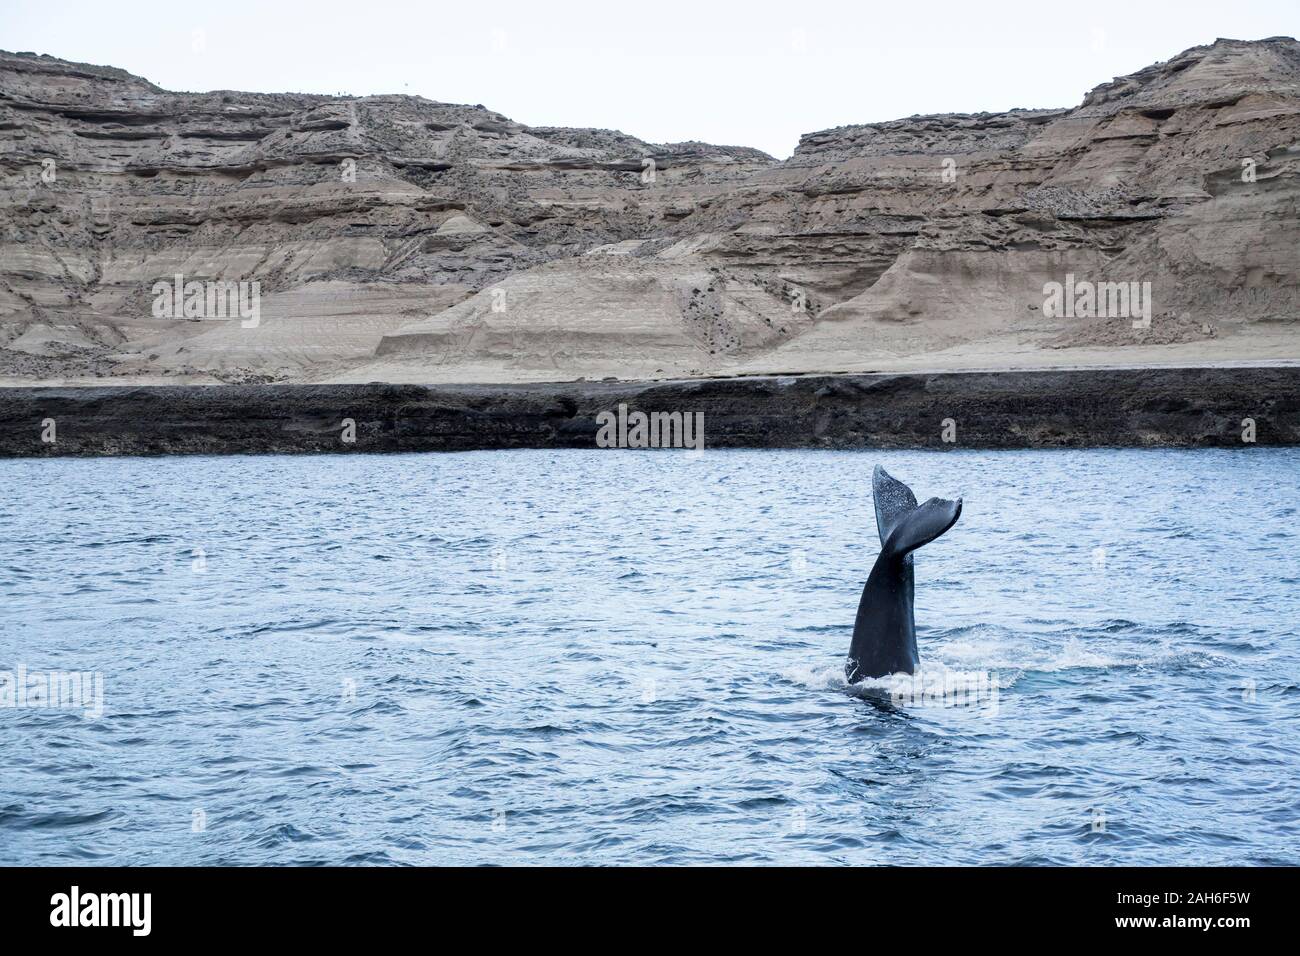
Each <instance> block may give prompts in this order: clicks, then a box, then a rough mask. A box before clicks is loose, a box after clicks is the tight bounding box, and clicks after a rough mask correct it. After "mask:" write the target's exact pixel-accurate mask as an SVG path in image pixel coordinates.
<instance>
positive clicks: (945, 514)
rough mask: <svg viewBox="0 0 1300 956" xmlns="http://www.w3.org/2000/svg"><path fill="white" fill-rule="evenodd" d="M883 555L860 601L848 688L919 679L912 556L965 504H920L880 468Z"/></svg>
mask: <svg viewBox="0 0 1300 956" xmlns="http://www.w3.org/2000/svg"><path fill="white" fill-rule="evenodd" d="M871 485H872V490H873V491H874V492H875V499H876V527H877V529H878V530H879V532H880V554H878V555H877V556H876V563H875V565H874V566H873V567H872V568H871V574H870V575H869V576H868V577H867V583H866V585H864V586H863V588H862V598H861V600H859V601H858V616H857V619H856V620H855V621H854V622H853V642H852V643H851V644H850V645H849V656H848V660H847V661H846V662H845V664H844V676H845V679H847V680H848V681H849V683H853V682H854V681H859V680H862V679H863V678H864V677H884V676H885V675H886V674H897V673H903V674H915V673H916V669H917V667H919V666H920V663H921V655H920V653H919V652H918V651H917V647H916V624H915V621H914V619H913V617H914V615H913V611H912V592H913V575H914V569H913V566H912V552H913V551H915V550H916V549H917V548H919V547H921V546H922V545H923V544H928V543H929V542H931V541H933V540H934V539H935V538H937V537H939V536H940V535H941V534H943V533H944V532H945V531H947V530H948V529H949V528H951V527H952V526H953V525H954V524H956V523H957V519H958V518H959V517H961V499H960V498H958V499H957V500H956V501H947V500H944V499H942V498H931V499H930V500H929V501H927V502H925V503H924V504H920V505H918V504H917V503H916V496H915V495H914V494H912V489H910V488H908V487H907V485H905V484H903V483H902V482H901V481H898V480H897V479H895V478H891V477H890V475H889V473H888V472H886V471H885V469H883V468H881V467H880V466H879V465H877V466H876V470H875V472H874V473H873V474H872V476H871Z"/></svg>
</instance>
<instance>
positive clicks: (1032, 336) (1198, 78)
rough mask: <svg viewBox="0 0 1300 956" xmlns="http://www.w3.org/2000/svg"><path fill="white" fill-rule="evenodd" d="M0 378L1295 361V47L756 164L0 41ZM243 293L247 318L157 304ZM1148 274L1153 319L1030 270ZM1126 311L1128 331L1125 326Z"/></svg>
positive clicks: (525, 377) (729, 150)
mask: <svg viewBox="0 0 1300 956" xmlns="http://www.w3.org/2000/svg"><path fill="white" fill-rule="evenodd" d="M0 176H2V182H0V213H2V216H3V218H2V220H0V380H6V381H10V382H14V381H22V380H44V381H84V380H89V379H91V378H94V377H103V378H105V379H106V380H108V381H123V382H126V381H136V382H140V381H174V382H197V383H202V382H214V381H279V380H302V381H317V382H326V381H336V382H352V381H393V382H411V381H429V382H438V381H443V382H455V381H461V382H474V381H479V382H488V381H548V380H570V379H575V378H580V377H586V378H604V377H608V376H614V377H618V378H624V379H648V378H651V379H652V378H669V377H682V376H687V377H689V376H714V375H735V374H755V373H769V372H781V373H784V372H825V371H859V370H871V369H886V370H891V369H892V370H905V369H925V368H999V367H1046V366H1070V365H1088V364H1141V363H1149V362H1150V363H1171V364H1203V363H1213V362H1234V361H1261V362H1278V361H1285V360H1289V359H1296V358H1300V338H1298V337H1297V315H1298V314H1300V219H1298V217H1297V212H1296V199H1297V196H1300V44H1297V42H1296V41H1295V40H1293V39H1289V38H1273V39H1269V40H1261V41H1255V42H1245V41H1235V40H1218V41H1216V42H1215V43H1213V44H1211V45H1208V46H1204V47H1197V48H1194V49H1191V50H1188V51H1186V52H1184V53H1182V54H1180V55H1178V56H1176V57H1174V58H1173V59H1171V60H1169V61H1168V62H1165V63H1161V64H1157V65H1154V66H1151V67H1147V68H1146V69H1143V70H1141V71H1139V72H1137V73H1134V74H1132V75H1131V76H1127V77H1121V78H1118V79H1116V80H1114V81H1113V82H1110V83H1106V84H1103V85H1102V86H1099V87H1097V88H1096V89H1095V90H1093V91H1092V92H1091V93H1089V94H1088V95H1087V96H1086V97H1085V98H1084V100H1083V103H1082V104H1081V105H1080V106H1078V107H1077V108H1075V109H1061V110H1013V111H1011V112H1009V113H1000V114H979V115H942V116H925V117H912V118H910V119H905V120H896V121H892V122H886V123H874V124H867V125H860V126H848V127H841V128H839V129H834V130H827V131H823V132H819V133H812V134H809V135H807V136H805V137H804V138H803V140H802V141H801V143H800V144H799V147H798V149H797V150H796V151H795V153H794V155H793V156H792V157H791V158H790V159H789V160H787V161H785V162H777V161H776V160H774V159H772V158H771V157H768V156H766V155H764V154H762V153H760V152H758V151H756V150H752V149H746V148H739V147H720V146H709V145H706V144H701V143H682V144H669V145H659V144H651V143H645V142H642V141H641V140H638V139H635V138H634V137H631V136H627V135H625V134H622V133H618V132H611V131H607V130H583V129H554V128H539V127H528V126H525V125H523V124H521V123H517V122H514V121H512V120H510V119H507V118H506V117H504V116H501V115H500V114H498V113H494V112H492V111H491V110H488V109H485V108H484V107H482V106H458V105H450V104H444V103H436V102H432V101H430V100H426V99H422V98H419V97H409V96H372V97H364V98H332V97H324V96H309V95H293V94H274V95H270V94H250V93H235V92H212V93H200V94H193V93H171V92H167V91H164V90H161V89H159V88H157V87H155V86H153V85H152V84H150V83H149V82H147V81H146V80H144V79H141V78H139V77H136V76H133V75H131V74H129V73H126V72H124V71H122V70H118V69H113V68H108V67H98V66H88V65H85V64H76V63H69V62H66V61H63V60H58V59H54V58H51V57H47V56H35V55H32V54H9V53H0ZM177 275H181V276H183V278H184V280H185V281H187V282H188V281H200V282H201V281H208V280H214V281H215V280H226V281H234V282H238V281H243V282H254V281H256V282H257V283H258V292H259V303H260V305H259V314H258V317H257V321H256V322H249V321H240V319H239V318H234V319H230V318H225V319H214V318H211V317H210V316H209V317H202V316H196V317H190V318H186V317H184V316H183V315H176V316H169V315H162V316H160V315H158V314H157V313H158V309H157V308H156V300H157V292H156V288H155V286H156V284H157V283H159V282H160V281H161V282H171V281H173V278H174V277H175V276H177ZM1067 276H1069V277H1073V278H1074V279H1077V280H1078V281H1080V282H1091V283H1106V282H1123V283H1134V282H1136V283H1139V284H1140V283H1143V282H1149V283H1151V286H1150V289H1151V293H1150V300H1149V306H1150V312H1151V315H1150V317H1149V321H1148V322H1146V323H1143V322H1141V321H1139V322H1138V325H1139V327H1138V328H1135V327H1134V321H1133V319H1134V317H1133V316H1130V315H1127V314H1125V315H1118V316H1111V317H1104V316H1086V315H1085V316H1069V317H1065V316H1058V315H1049V314H1047V313H1045V311H1044V286H1045V284H1047V283H1050V282H1065V281H1066V278H1067ZM1139 319H1140V317H1139Z"/></svg>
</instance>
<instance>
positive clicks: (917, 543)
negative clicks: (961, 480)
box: [884, 498, 962, 555]
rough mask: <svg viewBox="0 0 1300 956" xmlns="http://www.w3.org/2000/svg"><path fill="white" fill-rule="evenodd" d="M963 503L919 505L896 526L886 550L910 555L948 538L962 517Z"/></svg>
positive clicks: (935, 500)
mask: <svg viewBox="0 0 1300 956" xmlns="http://www.w3.org/2000/svg"><path fill="white" fill-rule="evenodd" d="M961 504H962V502H961V499H960V498H956V499H953V500H949V499H947V498H931V499H930V500H929V501H926V502H925V503H923V504H920V505H917V506H916V507H915V508H913V509H912V510H911V511H909V512H908V513H907V514H906V515H904V516H903V517H902V518H901V519H900V520H899V522H898V523H897V524H896V525H895V526H894V529H893V531H892V532H891V533H890V535H889V540H888V541H886V542H885V545H884V547H885V548H886V549H888V550H891V551H893V552H894V553H896V554H899V555H907V554H910V553H911V552H913V551H915V550H916V549H917V548H919V547H921V546H922V545H925V544H929V543H930V542H931V541H933V540H934V539H935V538H937V537H939V536H940V535H943V534H945V533H946V532H947V531H948V529H949V528H951V527H952V526H953V525H955V524H956V523H957V519H958V518H960V517H961Z"/></svg>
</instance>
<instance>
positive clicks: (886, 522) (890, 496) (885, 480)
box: [871, 465, 916, 547]
mask: <svg viewBox="0 0 1300 956" xmlns="http://www.w3.org/2000/svg"><path fill="white" fill-rule="evenodd" d="M871 493H872V497H873V498H875V501H876V530H877V531H878V532H879V533H880V545H881V547H884V544H885V542H886V541H887V540H889V533H890V532H891V531H893V530H894V528H895V527H896V526H897V525H898V523H899V522H900V521H902V520H903V518H904V517H905V516H906V515H907V513H908V512H909V511H911V510H912V509H913V508H915V507H916V495H914V494H912V489H911V488H909V487H907V485H905V484H903V483H902V482H901V481H899V480H898V479H897V478H895V477H894V476H893V475H891V474H890V473H889V472H887V471H885V469H883V468H881V467H880V466H879V465H877V466H876V468H875V470H874V471H873V472H872V473H871Z"/></svg>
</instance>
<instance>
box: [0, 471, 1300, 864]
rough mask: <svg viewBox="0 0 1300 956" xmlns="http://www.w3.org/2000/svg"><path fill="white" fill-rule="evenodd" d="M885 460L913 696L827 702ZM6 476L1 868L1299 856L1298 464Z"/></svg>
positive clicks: (0, 553)
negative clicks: (956, 512)
mask: <svg viewBox="0 0 1300 956" xmlns="http://www.w3.org/2000/svg"><path fill="white" fill-rule="evenodd" d="M877 462H880V463H882V464H884V466H885V467H886V468H888V469H889V470H890V471H891V473H893V474H894V475H895V476H897V477H899V478H900V479H902V480H904V481H906V482H908V483H909V484H911V485H912V487H913V488H914V489H915V491H916V492H917V494H918V496H919V497H921V498H922V499H924V498H926V497H929V496H931V495H942V496H952V495H958V494H959V495H962V496H964V498H965V510H964V512H963V515H962V518H961V520H960V521H959V522H958V524H957V525H956V527H954V528H953V529H952V530H951V531H950V532H949V533H948V534H947V535H945V536H944V537H942V538H940V539H939V540H938V541H935V542H934V543H932V544H930V545H928V546H926V547H925V548H923V549H922V550H921V551H919V552H918V553H917V557H916V581H917V594H916V616H917V625H918V637H919V643H920V648H921V655H922V659H923V668H924V669H923V672H922V675H921V678H920V681H919V687H918V684H915V683H913V682H912V681H910V680H907V679H903V678H892V679H886V680H883V681H876V682H872V684H871V685H869V686H866V687H862V686H859V687H846V686H845V685H844V683H843V678H842V666H843V659H844V654H845V652H846V650H847V647H848V644H849V637H850V633H851V628H852V622H853V617H854V612H855V609H856V606H857V601H858V597H859V594H860V592H861V588H862V584H863V581H864V579H865V577H866V574H867V572H868V571H869V569H870V567H871V564H872V561H873V560H874V558H875V554H876V551H877V550H878V545H877V541H876V534H875V521H874V518H873V512H872V503H871V480H870V479H871V469H872V466H873V465H874V464H875V463H877ZM0 481H2V482H3V486H4V488H5V494H4V497H3V499H2V500H0V705H3V704H4V700H3V697H2V695H3V690H4V686H5V684H4V680H5V678H4V675H5V673H6V672H7V673H8V674H9V675H10V677H9V685H8V686H9V688H10V691H11V693H10V696H9V700H10V703H11V704H12V706H0V863H4V864H52V863H105V864H108V863H115V864H312V863H328V864H362V863H399V864H432V863H452V864H468V863H495V864H542V863H548V864H557V863H590V864H614V863H678V864H698V863H752V864H769V863H793V864H838V863H844V864H918V863H939V864H1028V863H1068V864H1140V863H1151V864H1161V863H1172V864H1181V863H1186V864H1192V863H1195V864H1292V865H1294V864H1300V586H1298V585H1300V534H1298V532H1297V517H1298V516H1297V507H1300V504H1298V503H1300V450H1295V449H1289V450H1283V449H1265V448H1250V449H1242V450H1231V451H1138V450H1130V451H1125V450H1091V451H1044V452H970V451H951V452H945V453H934V452H915V453H901V452H881V453H868V452H852V453H849V452H811V451H707V452H705V453H704V454H703V456H702V457H700V458H698V460H692V459H691V458H689V457H688V455H687V454H686V453H683V452H674V451H660V452H637V451H600V452H588V451H555V452H545V451H519V452H480V453H467V454H446V455H436V454H429V455H391V456H379V455H375V456H361V455H353V456H312V457H301V456H298V457H295V456H287V457H279V456H273V457H191V458H151V459H144V458H121V459H101V460H73V459H67V460H22V461H3V462H0ZM20 667H21V668H23V670H24V672H25V675H26V676H25V681H26V682H28V683H29V684H30V682H31V681H33V680H35V681H36V684H35V685H33V686H36V687H38V688H39V686H40V681H41V680H45V681H46V682H47V685H48V680H49V677H48V675H49V674H50V673H51V672H60V673H67V674H71V673H74V672H76V673H83V672H84V673H85V674H87V675H89V676H87V677H86V678H85V680H84V683H83V686H82V692H83V694H84V696H83V697H80V698H77V699H76V700H75V701H73V700H69V699H67V694H68V693H69V692H68V690H67V687H68V686H70V685H65V687H64V689H63V692H64V698H63V699H61V700H59V701H58V702H57V703H58V704H59V706H37V704H38V703H39V702H40V697H39V693H38V694H37V695H36V697H35V701H33V700H31V699H29V700H27V701H26V702H23V701H21V699H20V696H19V693H18V692H17V691H15V690H14V686H13V685H14V682H16V681H17V674H18V669H19V668H20ZM33 675H36V676H35V678H33ZM95 687H98V688H100V690H102V697H99V698H98V700H97V699H96V695H95V694H94V693H91V692H90V689H92V688H95ZM918 690H919V691H920V692H919V693H918V692H917V691H918ZM19 703H24V706H18V704H19ZM74 703H75V704H76V705H78V706H71V705H72V704H74Z"/></svg>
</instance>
